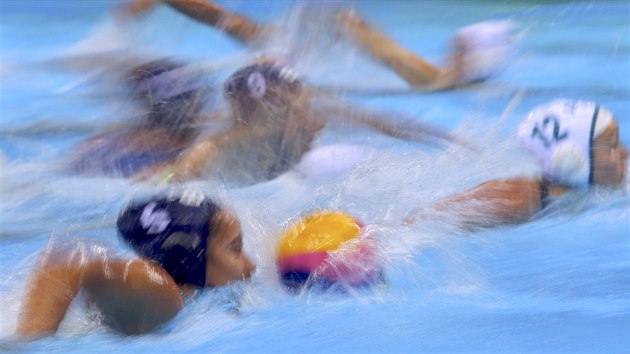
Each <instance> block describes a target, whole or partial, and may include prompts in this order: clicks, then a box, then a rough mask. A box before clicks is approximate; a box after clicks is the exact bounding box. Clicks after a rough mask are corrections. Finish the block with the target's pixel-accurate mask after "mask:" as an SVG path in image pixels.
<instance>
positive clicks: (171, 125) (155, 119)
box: [64, 59, 207, 177]
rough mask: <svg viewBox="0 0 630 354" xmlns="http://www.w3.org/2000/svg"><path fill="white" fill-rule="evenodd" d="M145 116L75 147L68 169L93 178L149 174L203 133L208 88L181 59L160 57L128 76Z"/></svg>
mask: <svg viewBox="0 0 630 354" xmlns="http://www.w3.org/2000/svg"><path fill="white" fill-rule="evenodd" d="M127 81H128V82H127V86H128V87H129V89H130V96H131V97H132V98H133V99H134V101H135V102H137V103H138V104H139V106H140V109H142V111H143V112H142V116H141V117H137V119H135V120H132V121H128V122H125V123H123V124H121V125H120V126H117V127H115V128H113V129H110V130H108V131H105V132H103V133H100V134H97V135H95V136H92V137H90V138H88V139H86V140H84V141H82V142H80V143H79V144H78V145H76V146H75V147H73V148H72V155H71V156H70V157H69V158H68V159H67V160H66V161H64V169H65V170H67V171H71V172H73V173H77V174H81V175H87V176H103V175H104V176H112V177H131V176H134V175H137V174H147V173H148V172H147V171H150V170H152V169H155V168H156V166H159V165H161V164H165V163H168V162H169V161H172V160H173V159H175V158H176V157H177V156H179V154H180V153H181V152H182V151H184V150H185V149H186V148H188V147H189V146H190V145H191V144H192V142H193V141H194V139H195V138H196V137H197V136H198V134H199V132H200V131H201V127H202V121H203V120H204V119H206V118H207V117H203V115H202V114H201V111H202V109H203V107H204V105H205V103H206V99H207V87H206V86H205V83H204V81H203V80H201V79H200V78H199V75H198V73H195V72H190V71H188V70H187V68H186V67H185V66H184V65H182V64H181V63H179V62H177V61H174V60H170V59H161V60H156V61H153V62H150V63H147V64H144V65H141V66H138V67H135V68H133V69H132V70H131V71H130V72H129V73H128V74H127Z"/></svg>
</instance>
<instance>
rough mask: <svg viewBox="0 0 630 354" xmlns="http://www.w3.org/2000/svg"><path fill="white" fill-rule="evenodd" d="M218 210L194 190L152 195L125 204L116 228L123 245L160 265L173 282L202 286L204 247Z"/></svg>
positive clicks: (205, 258) (209, 237) (204, 275)
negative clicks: (123, 242)
mask: <svg viewBox="0 0 630 354" xmlns="http://www.w3.org/2000/svg"><path fill="white" fill-rule="evenodd" d="M219 209H220V207H219V206H218V205H217V204H216V203H215V202H214V201H212V200H211V199H209V198H208V197H206V196H204V195H203V194H202V193H198V192H190V191H189V192H184V193H181V194H176V195H175V194H174V195H159V196H153V197H150V198H148V199H141V200H136V201H132V202H131V203H130V204H129V205H127V206H126V207H125V208H124V209H123V210H122V211H121V213H120V215H119V216H118V220H117V222H116V227H117V229H118V233H119V235H120V237H121V238H122V239H123V240H124V241H125V242H126V243H127V244H129V245H130V246H131V247H132V248H133V249H134V250H135V251H136V252H137V253H138V254H139V255H140V256H142V257H144V258H147V259H150V260H152V261H154V262H156V263H158V264H159V265H160V266H162V268H164V269H165V270H166V271H167V272H168V273H169V274H170V275H171V277H173V279H174V280H175V282H176V283H178V284H193V285H197V286H201V287H203V286H204V285H205V282H206V262H207V257H206V249H207V247H208V243H209V239H211V236H212V235H213V229H212V221H213V219H214V217H215V216H216V214H217V212H218V211H219Z"/></svg>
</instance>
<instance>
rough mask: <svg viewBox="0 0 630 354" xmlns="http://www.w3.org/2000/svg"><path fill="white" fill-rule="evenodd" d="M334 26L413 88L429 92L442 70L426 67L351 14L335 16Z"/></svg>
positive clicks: (356, 15)
mask: <svg viewBox="0 0 630 354" xmlns="http://www.w3.org/2000/svg"><path fill="white" fill-rule="evenodd" d="M337 23H338V24H339V26H340V29H341V31H342V33H343V34H345V35H347V36H349V37H350V39H351V40H352V41H354V42H355V43H357V44H358V45H359V46H360V47H361V48H362V49H364V50H365V51H367V52H368V53H369V54H370V55H371V56H372V57H374V59H376V60H378V61H380V62H382V63H383V64H385V65H387V66H389V67H391V68H392V70H394V71H395V72H396V73H397V74H398V75H399V76H400V77H402V78H403V79H404V80H405V81H407V82H408V83H409V85H411V86H413V87H416V88H425V89H430V88H433V85H435V84H436V83H437V82H438V81H440V78H441V76H442V75H444V70H443V69H441V68H439V67H437V66H435V65H433V64H431V63H429V62H428V61H426V60H424V59H423V58H421V57H420V56H418V55H416V54H414V53H413V52H411V51H409V50H407V49H405V48H403V47H401V46H400V45H399V44H397V43H396V42H394V41H393V40H391V39H390V38H388V37H387V36H385V35H384V34H383V33H381V32H379V31H378V30H376V29H375V28H372V27H370V26H369V25H368V24H367V23H366V22H365V21H363V19H362V18H361V17H359V15H358V14H357V13H356V12H354V11H344V12H341V13H340V14H338V15H337Z"/></svg>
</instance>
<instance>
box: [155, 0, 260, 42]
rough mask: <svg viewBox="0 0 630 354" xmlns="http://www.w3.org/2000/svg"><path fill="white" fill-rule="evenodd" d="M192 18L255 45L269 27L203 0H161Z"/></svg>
mask: <svg viewBox="0 0 630 354" xmlns="http://www.w3.org/2000/svg"><path fill="white" fill-rule="evenodd" d="M162 1H163V2H165V3H166V4H168V5H169V6H170V7H172V8H173V9H175V10H177V11H179V12H181V13H182V14H184V15H186V16H188V17H190V18H192V19H193V20H196V21H199V22H201V23H205V24H207V25H210V26H213V27H216V28H218V29H220V30H221V31H223V32H225V33H227V34H229V35H230V36H232V37H234V38H235V39H237V40H238V41H240V42H242V43H243V44H246V45H257V44H259V42H260V41H261V40H262V39H264V37H265V36H267V35H269V31H270V28H268V26H265V25H260V24H257V23H255V22H254V21H252V20H250V19H249V18H247V17H245V16H241V15H239V14H236V13H233V12H230V11H227V10H225V9H224V8H222V7H221V6H219V5H217V4H215V3H213V2H211V1H205V0H162Z"/></svg>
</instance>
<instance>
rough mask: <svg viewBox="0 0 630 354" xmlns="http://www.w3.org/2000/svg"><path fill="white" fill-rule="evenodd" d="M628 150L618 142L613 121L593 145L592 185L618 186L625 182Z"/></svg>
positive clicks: (616, 130) (616, 128)
mask: <svg viewBox="0 0 630 354" xmlns="http://www.w3.org/2000/svg"><path fill="white" fill-rule="evenodd" d="M627 169H628V150H627V149H626V147H625V146H624V145H623V144H621V143H620V142H619V128H618V126H617V122H616V121H613V124H611V125H610V126H609V127H608V128H606V130H605V131H604V132H603V133H602V134H600V135H599V136H598V137H597V138H596V139H595V142H594V143H593V183H594V184H599V185H619V184H621V183H623V182H624V181H625V178H626V171H627Z"/></svg>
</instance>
